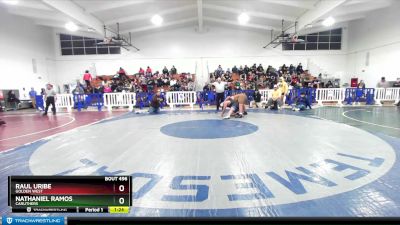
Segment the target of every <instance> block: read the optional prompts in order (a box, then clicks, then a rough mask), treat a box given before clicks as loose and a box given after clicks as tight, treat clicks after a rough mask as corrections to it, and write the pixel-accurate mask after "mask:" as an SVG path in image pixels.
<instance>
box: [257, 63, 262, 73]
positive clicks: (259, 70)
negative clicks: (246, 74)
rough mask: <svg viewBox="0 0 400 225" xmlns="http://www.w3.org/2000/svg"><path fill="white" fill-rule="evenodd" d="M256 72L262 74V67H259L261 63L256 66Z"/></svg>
mask: <svg viewBox="0 0 400 225" xmlns="http://www.w3.org/2000/svg"><path fill="white" fill-rule="evenodd" d="M257 72H259V73H263V72H264V68H263V66H262V65H261V63H260V65H258V67H257Z"/></svg>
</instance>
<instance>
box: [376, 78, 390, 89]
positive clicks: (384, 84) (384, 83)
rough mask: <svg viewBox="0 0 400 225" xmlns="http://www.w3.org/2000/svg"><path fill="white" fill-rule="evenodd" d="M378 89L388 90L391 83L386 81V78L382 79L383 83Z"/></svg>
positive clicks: (379, 84)
mask: <svg viewBox="0 0 400 225" xmlns="http://www.w3.org/2000/svg"><path fill="white" fill-rule="evenodd" d="M377 87H378V88H388V87H389V83H388V82H387V81H386V78H385V77H382V78H381V81H380V82H379V83H378V85H377Z"/></svg>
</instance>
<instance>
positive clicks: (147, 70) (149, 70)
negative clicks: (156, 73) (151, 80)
mask: <svg viewBox="0 0 400 225" xmlns="http://www.w3.org/2000/svg"><path fill="white" fill-rule="evenodd" d="M151 75H153V73H152V70H151V68H150V66H147V69H146V76H151Z"/></svg>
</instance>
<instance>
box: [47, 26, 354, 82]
mask: <svg viewBox="0 0 400 225" xmlns="http://www.w3.org/2000/svg"><path fill="white" fill-rule="evenodd" d="M207 29H208V31H207V32H204V33H197V32H195V31H194V28H190V27H187V28H179V29H173V30H168V31H162V32H156V33H151V34H144V35H138V34H135V35H134V36H133V43H134V45H135V46H137V47H138V48H140V49H141V51H139V52H134V51H129V52H128V51H123V53H122V54H121V55H99V56H61V55H60V54H61V53H60V48H59V44H58V38H59V37H58V36H57V34H59V33H65V30H55V31H54V36H53V37H54V38H55V43H57V44H56V48H55V54H56V64H57V82H58V83H68V82H71V81H73V80H75V79H79V78H81V76H82V74H83V72H84V70H85V69H91V71H92V73H94V74H98V75H102V74H114V73H115V72H116V71H117V69H118V68H119V66H122V67H123V68H125V69H126V70H127V72H128V73H136V72H137V71H138V70H139V67H146V66H150V67H151V68H153V70H162V68H163V66H164V65H166V66H167V67H168V68H170V67H171V66H172V65H175V66H176V67H177V69H178V72H192V73H196V74H197V77H198V78H199V79H198V81H199V83H200V84H203V83H204V82H205V81H206V80H207V77H208V75H207V74H208V72H211V71H213V70H215V69H216V68H217V66H218V65H220V64H221V65H222V67H223V68H224V69H226V68H228V67H229V68H230V67H232V66H233V65H237V66H239V65H244V64H247V65H249V66H251V65H252V64H253V63H257V64H258V63H262V64H263V66H265V67H266V66H267V65H273V66H275V67H278V66H280V65H282V64H284V63H286V64H290V63H292V64H295V65H297V64H298V63H299V62H301V63H302V64H303V65H304V67H307V65H308V63H312V64H313V65H314V68H315V67H319V68H322V72H327V73H330V74H334V75H335V76H339V77H340V76H342V75H343V74H344V73H345V69H346V59H345V54H346V51H345V50H342V51H332V52H330V51H306V52H305V51H299V52H288V51H285V52H283V51H282V50H281V47H278V48H276V49H263V48H262V46H264V45H265V44H267V43H268V42H269V39H270V37H269V35H268V33H258V32H250V31H245V30H240V29H229V28H221V27H207ZM82 35H85V34H82ZM86 35H90V34H86ZM345 36H346V35H344V42H346V38H345ZM344 48H346V44H344ZM318 71H319V70H318Z"/></svg>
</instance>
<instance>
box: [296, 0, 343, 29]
mask: <svg viewBox="0 0 400 225" xmlns="http://www.w3.org/2000/svg"><path fill="white" fill-rule="evenodd" d="M345 2H346V0H321V1H319V2H318V4H316V6H315V8H313V9H311V10H308V11H307V12H306V13H304V14H303V15H302V16H300V17H299V18H298V20H297V30H298V31H300V30H302V29H304V28H305V27H306V26H307V25H309V24H312V23H314V22H315V21H317V20H318V19H319V18H321V17H323V16H325V15H327V14H328V13H330V12H331V11H332V10H334V9H335V8H336V7H338V6H340V5H341V4H343V3H345ZM293 32H294V28H292V29H290V31H289V33H293Z"/></svg>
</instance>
